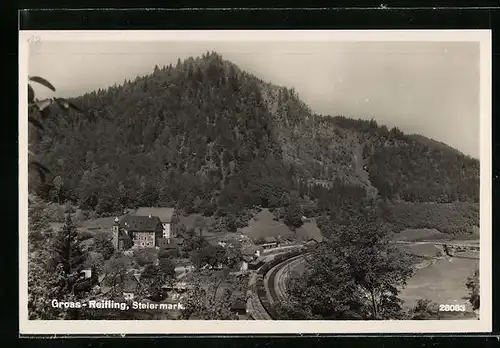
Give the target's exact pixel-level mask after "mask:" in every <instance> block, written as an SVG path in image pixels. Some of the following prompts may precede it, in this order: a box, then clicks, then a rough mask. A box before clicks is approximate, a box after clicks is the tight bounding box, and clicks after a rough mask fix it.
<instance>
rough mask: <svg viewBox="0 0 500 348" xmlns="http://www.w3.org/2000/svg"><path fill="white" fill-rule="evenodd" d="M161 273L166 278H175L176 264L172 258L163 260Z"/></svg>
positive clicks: (161, 260) (160, 264) (161, 261)
mask: <svg viewBox="0 0 500 348" xmlns="http://www.w3.org/2000/svg"><path fill="white" fill-rule="evenodd" d="M159 266H160V267H159V271H160V272H161V273H162V274H163V275H164V276H165V277H166V278H175V264H174V263H173V261H172V259H170V258H162V259H160V262H159Z"/></svg>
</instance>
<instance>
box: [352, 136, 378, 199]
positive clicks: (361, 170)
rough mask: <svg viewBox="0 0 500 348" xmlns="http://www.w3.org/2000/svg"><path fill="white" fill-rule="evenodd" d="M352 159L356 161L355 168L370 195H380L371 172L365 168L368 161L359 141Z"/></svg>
mask: <svg viewBox="0 0 500 348" xmlns="http://www.w3.org/2000/svg"><path fill="white" fill-rule="evenodd" d="M352 159H353V162H354V170H355V171H356V174H357V175H358V177H359V178H360V179H361V181H362V182H363V183H364V184H365V185H366V191H367V194H368V196H369V197H372V198H374V197H376V196H377V195H378V190H377V188H376V187H375V186H373V185H372V183H371V181H370V174H369V173H368V172H367V171H366V169H365V166H366V165H367V163H368V161H367V160H365V159H363V147H362V145H361V144H360V143H359V142H358V143H357V144H356V148H355V149H354V154H353V157H352Z"/></svg>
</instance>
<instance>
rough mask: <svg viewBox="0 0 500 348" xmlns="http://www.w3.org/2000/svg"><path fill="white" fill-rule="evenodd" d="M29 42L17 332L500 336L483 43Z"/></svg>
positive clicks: (415, 39) (255, 37)
mask: <svg viewBox="0 0 500 348" xmlns="http://www.w3.org/2000/svg"><path fill="white" fill-rule="evenodd" d="M19 42H20V63H19V64H20V65H19V76H20V82H19V89H20V109H19V125H20V128H19V129H20V132H19V159H20V161H19V168H20V171H19V173H20V178H19V180H20V189H19V197H20V215H19V226H20V231H19V232H20V233H19V235H20V237H19V240H20V258H19V270H20V307H19V313H20V329H21V333H117V332H119V333H129V332H130V333H155V334H156V333H159V334H168V333H298V332H303V333H316V332H318V333H319V332H320V333H356V332H370V333H378V332H381V333H383V332H457V331H458V332H464V331H465V332H479V331H483V332H484V331H487V330H491V180H490V178H491V62H490V61H491V34H490V32H489V31H486V30H477V31H474V30H470V31H444V30H443V31H361V30H360V31H255V32H252V31H224V32H222V31H154V32H153V31H151V32H148V31H142V32H135V31H126V32H120V31H101V32H99V31H95V32H92V31H72V32H63V31H61V32H58V31H37V32H31V31H24V32H23V31H21V32H20V41H19ZM165 320H167V321H169V323H168V324H165V323H164V322H162V321H165ZM438 320H439V322H437V321H438ZM104 321H105V322H104ZM242 321H243V322H242Z"/></svg>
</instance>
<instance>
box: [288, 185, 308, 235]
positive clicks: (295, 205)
mask: <svg viewBox="0 0 500 348" xmlns="http://www.w3.org/2000/svg"><path fill="white" fill-rule="evenodd" d="M303 215H304V213H303V211H302V208H301V206H300V204H299V198H298V194H297V193H295V194H292V195H291V197H290V203H289V204H288V206H287V207H286V210H285V224H287V225H288V226H290V227H292V228H298V227H300V226H302V224H303V221H302V216H303Z"/></svg>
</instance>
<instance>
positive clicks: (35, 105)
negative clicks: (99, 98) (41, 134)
mask: <svg viewBox="0 0 500 348" xmlns="http://www.w3.org/2000/svg"><path fill="white" fill-rule="evenodd" d="M28 80H29V81H31V82H36V83H38V84H40V85H42V86H44V87H46V88H48V89H50V90H51V91H53V92H55V91H56V88H55V87H54V86H53V85H52V84H51V83H50V82H49V81H47V80H46V79H44V78H43V77H40V76H30V77H28ZM54 104H55V105H57V106H58V107H59V109H61V110H62V111H63V112H65V113H66V114H67V113H69V110H70V109H73V110H75V111H77V112H78V113H82V112H83V111H82V110H81V109H80V108H79V107H77V106H76V105H74V104H73V103H71V102H69V101H68V100H67V99H64V98H46V99H42V100H39V99H37V98H36V97H35V91H34V89H33V87H32V86H31V84H30V83H28V122H29V124H31V125H32V126H34V127H35V128H37V129H38V130H40V131H43V130H44V126H43V121H44V120H45V119H47V118H48V117H49V115H50V112H51V108H52V106H53V105H54ZM28 155H29V157H30V159H29V161H28V166H29V167H28V168H31V169H33V170H35V171H36V172H38V175H39V176H40V179H41V180H42V181H45V179H46V176H47V174H49V173H50V170H49V169H48V168H47V167H46V166H45V165H43V164H42V163H41V162H40V161H38V160H37V159H36V154H35V153H33V152H32V151H31V150H28Z"/></svg>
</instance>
